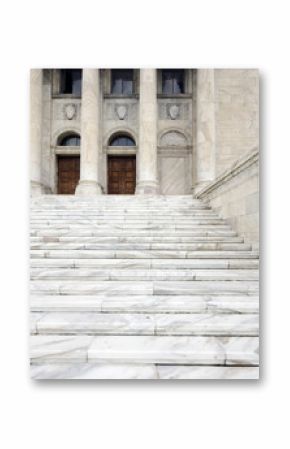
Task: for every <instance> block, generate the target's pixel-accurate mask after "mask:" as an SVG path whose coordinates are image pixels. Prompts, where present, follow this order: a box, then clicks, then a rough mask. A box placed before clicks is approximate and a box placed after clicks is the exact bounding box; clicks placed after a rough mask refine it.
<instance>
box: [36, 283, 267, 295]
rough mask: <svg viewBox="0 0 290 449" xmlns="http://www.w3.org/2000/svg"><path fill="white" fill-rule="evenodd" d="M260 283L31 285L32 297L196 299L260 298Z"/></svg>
mask: <svg viewBox="0 0 290 449" xmlns="http://www.w3.org/2000/svg"><path fill="white" fill-rule="evenodd" d="M258 288H259V284H258V282H256V281H247V282H245V281H183V282H182V281H137V282H132V281H131V282H130V281H126V282H123V281H104V282H102V281H98V282H97V283H96V282H90V281H86V282H83V283H80V282H79V281H49V280H46V281H31V293H32V294H37V295H39V294H44V295H49V294H50V295H59V294H62V295H80V294H81V295H96V294H107V295H138V294H139V295H192V294H205V295H212V294H213V295H214V294H217V293H219V294H223V295H228V294H229V295H232V294H237V295H241V294H242V295H243V294H258Z"/></svg>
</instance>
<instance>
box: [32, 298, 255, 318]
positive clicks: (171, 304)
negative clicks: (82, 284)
mask: <svg viewBox="0 0 290 449" xmlns="http://www.w3.org/2000/svg"><path fill="white" fill-rule="evenodd" d="M30 307H31V310H32V311H33V312H103V313H140V314H142V313H150V314H154V313H166V314H170V313H179V314H180V313H206V312H209V313H225V314H231V313H241V314H248V313H252V314H254V313H258V311H259V299H258V297H256V296H205V295H204V296H198V295H196V296H181V295H180V296H176V297H172V296H171V297H167V296H154V297H152V296H151V297H150V296H133V295H132V296H131V297H130V296H123V297H122V296H117V297H110V296H61V295H60V296H52V295H51V296H31V298H30Z"/></svg>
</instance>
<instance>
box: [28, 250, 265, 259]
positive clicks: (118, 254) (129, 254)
mask: <svg viewBox="0 0 290 449" xmlns="http://www.w3.org/2000/svg"><path fill="white" fill-rule="evenodd" d="M30 255H31V258H43V257H45V258H48V259H57V258H60V259H67V258H72V259H75V258H78V259H116V258H117V259H125V258H126V259H153V258H157V259H162V258H164V259H215V258H217V259H231V258H232V259H243V258H245V259H257V258H258V254H257V253H256V252H254V251H252V252H248V251H166V250H163V251H161V250H159V251H154V250H147V251H133V250H131V251H129V250H128V251H126V250H123V251H121V250H119V251H94V250H69V249H67V250H65V251H61V250H37V249H36V250H31V252H30Z"/></svg>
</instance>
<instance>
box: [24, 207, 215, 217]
mask: <svg viewBox="0 0 290 449" xmlns="http://www.w3.org/2000/svg"><path fill="white" fill-rule="evenodd" d="M152 214H154V217H159V218H169V217H174V218H178V217H188V218H198V217H204V218H207V217H219V216H218V214H217V213H216V212H214V211H213V210H212V209H197V210H190V209H188V208H185V209H184V210H175V209H173V208H168V209H166V210H164V208H159V209H151V210H150V209H144V211H143V213H142V216H143V215H144V217H149V218H151V217H152ZM104 215H105V216H106V217H112V218H118V217H120V218H124V217H127V218H140V210H136V209H128V208H124V209H118V208H116V207H114V208H112V209H100V208H98V209H96V208H94V209H92V208H88V209H74V210H68V209H63V210H59V209H52V210H44V209H37V210H36V209H32V210H31V214H30V216H31V217H34V218H39V217H49V218H54V217H64V218H68V217H70V218H72V217H77V218H87V217H90V218H95V217H99V216H104Z"/></svg>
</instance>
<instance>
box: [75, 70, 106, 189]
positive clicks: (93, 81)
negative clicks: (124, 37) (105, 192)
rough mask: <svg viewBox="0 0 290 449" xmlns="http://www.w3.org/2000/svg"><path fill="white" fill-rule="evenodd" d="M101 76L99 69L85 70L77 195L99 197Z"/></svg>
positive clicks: (83, 76)
mask: <svg viewBox="0 0 290 449" xmlns="http://www.w3.org/2000/svg"><path fill="white" fill-rule="evenodd" d="M100 105H101V95H100V74H99V70H98V69H83V75H82V109H81V167H80V181H79V184H78V186H77V188H76V195H88V196H90V195H99V194H101V193H102V189H101V186H100V184H99V172H98V169H99V155H100V152H101V139H100Z"/></svg>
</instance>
